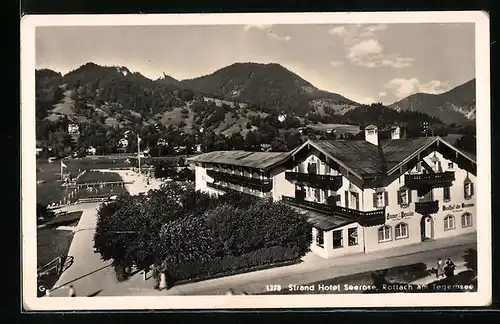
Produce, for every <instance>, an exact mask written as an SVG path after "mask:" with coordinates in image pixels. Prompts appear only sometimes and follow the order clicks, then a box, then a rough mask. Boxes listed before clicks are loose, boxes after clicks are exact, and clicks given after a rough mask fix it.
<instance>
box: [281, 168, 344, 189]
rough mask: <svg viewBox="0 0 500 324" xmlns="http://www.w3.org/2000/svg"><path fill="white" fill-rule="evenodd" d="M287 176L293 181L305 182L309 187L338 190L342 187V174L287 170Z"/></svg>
mask: <svg viewBox="0 0 500 324" xmlns="http://www.w3.org/2000/svg"><path fill="white" fill-rule="evenodd" d="M285 178H286V179H287V180H288V181H290V182H293V183H297V184H305V185H308V186H309V187H318V188H324V189H332V190H338V189H340V187H342V176H340V175H325V174H314V173H300V172H286V173H285Z"/></svg>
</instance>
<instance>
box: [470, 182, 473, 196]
mask: <svg viewBox="0 0 500 324" xmlns="http://www.w3.org/2000/svg"><path fill="white" fill-rule="evenodd" d="M470 195H471V196H474V183H473V182H471V183H470Z"/></svg>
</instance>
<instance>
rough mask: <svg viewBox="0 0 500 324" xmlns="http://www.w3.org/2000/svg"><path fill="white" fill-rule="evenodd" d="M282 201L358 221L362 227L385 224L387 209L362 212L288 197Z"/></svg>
mask: <svg viewBox="0 0 500 324" xmlns="http://www.w3.org/2000/svg"><path fill="white" fill-rule="evenodd" d="M282 200H283V201H284V202H286V203H287V204H289V205H291V206H295V207H299V208H304V209H308V210H311V211H315V212H319V213H322V214H326V215H337V216H342V217H345V218H348V219H352V220H356V221H357V222H358V223H359V224H360V225H361V226H365V227H367V226H376V225H383V224H385V208H384V209H379V210H372V211H360V210H356V209H350V208H346V207H341V206H336V205H335V206H332V205H327V204H322V203H317V202H313V201H307V200H302V199H297V198H294V197H288V196H282Z"/></svg>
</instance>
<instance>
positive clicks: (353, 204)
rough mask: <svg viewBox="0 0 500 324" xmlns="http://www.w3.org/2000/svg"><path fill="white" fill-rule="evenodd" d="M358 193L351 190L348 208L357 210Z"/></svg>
mask: <svg viewBox="0 0 500 324" xmlns="http://www.w3.org/2000/svg"><path fill="white" fill-rule="evenodd" d="M358 197H359V195H358V193H357V192H352V191H351V201H350V202H349V206H351V207H350V208H353V209H356V210H359V198H358Z"/></svg>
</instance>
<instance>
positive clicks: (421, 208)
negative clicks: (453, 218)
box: [415, 200, 439, 215]
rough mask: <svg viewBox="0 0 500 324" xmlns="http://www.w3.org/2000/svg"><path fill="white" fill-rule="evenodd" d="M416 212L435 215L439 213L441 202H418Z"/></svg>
mask: <svg viewBox="0 0 500 324" xmlns="http://www.w3.org/2000/svg"><path fill="white" fill-rule="evenodd" d="M415 211H416V212H417V213H419V214H422V215H429V214H435V213H437V212H438V211H439V201H437V200H433V201H417V202H415Z"/></svg>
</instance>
